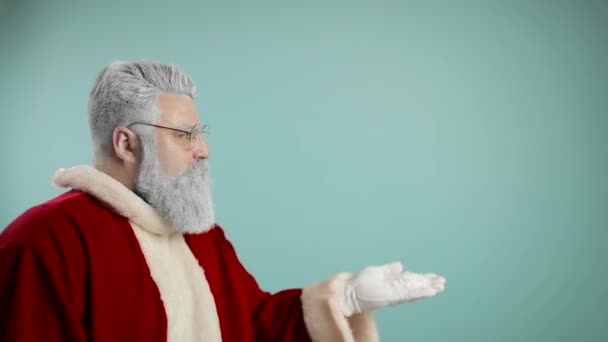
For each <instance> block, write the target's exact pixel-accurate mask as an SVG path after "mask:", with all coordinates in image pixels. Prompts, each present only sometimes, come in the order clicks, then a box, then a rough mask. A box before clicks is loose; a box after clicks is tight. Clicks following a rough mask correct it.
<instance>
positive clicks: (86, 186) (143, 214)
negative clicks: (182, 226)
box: [52, 165, 175, 235]
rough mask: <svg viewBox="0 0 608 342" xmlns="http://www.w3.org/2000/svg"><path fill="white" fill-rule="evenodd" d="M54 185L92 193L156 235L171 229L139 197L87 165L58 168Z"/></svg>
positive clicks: (167, 232)
mask: <svg viewBox="0 0 608 342" xmlns="http://www.w3.org/2000/svg"><path fill="white" fill-rule="evenodd" d="M52 182H53V184H54V185H55V186H58V187H62V188H72V189H76V190H80V191H84V192H86V193H88V194H91V195H93V196H94V197H95V198H97V199H98V200H99V201H100V202H102V203H104V204H105V205H106V206H108V207H109V208H110V209H112V210H114V211H115V212H116V213H117V214H119V215H121V216H124V217H126V218H128V219H129V220H130V221H133V222H134V223H135V224H137V225H138V226H140V227H142V228H144V229H146V230H148V231H150V232H152V233H155V234H159V235H168V234H171V233H174V232H175V229H174V228H173V227H171V226H170V225H169V224H167V223H166V222H165V221H164V220H163V219H162V218H161V217H160V215H159V214H158V213H157V212H156V210H154V208H152V207H151V206H150V205H149V204H148V203H146V202H145V201H144V200H143V199H141V197H139V196H137V195H136V194H135V193H133V191H131V190H129V189H128V188H127V187H126V186H124V185H123V184H122V183H120V182H119V181H117V180H115V179H114V178H112V177H110V176H109V175H107V174H105V173H103V172H101V171H99V170H97V169H95V168H93V167H92V166H89V165H79V166H74V167H72V168H69V169H59V170H57V172H55V175H54V176H53V178H52Z"/></svg>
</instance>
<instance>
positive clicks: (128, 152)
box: [112, 127, 139, 164]
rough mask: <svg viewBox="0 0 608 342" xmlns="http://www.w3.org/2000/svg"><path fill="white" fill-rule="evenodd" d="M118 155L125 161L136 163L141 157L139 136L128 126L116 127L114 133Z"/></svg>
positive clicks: (113, 141)
mask: <svg viewBox="0 0 608 342" xmlns="http://www.w3.org/2000/svg"><path fill="white" fill-rule="evenodd" d="M112 143H113V145H114V152H115V153H116V157H117V158H118V159H120V160H121V161H122V162H123V163H129V164H135V163H137V160H138V158H139V138H138V137H137V135H135V133H133V131H131V130H130V129H128V128H126V127H116V128H115V129H114V132H113V133H112Z"/></svg>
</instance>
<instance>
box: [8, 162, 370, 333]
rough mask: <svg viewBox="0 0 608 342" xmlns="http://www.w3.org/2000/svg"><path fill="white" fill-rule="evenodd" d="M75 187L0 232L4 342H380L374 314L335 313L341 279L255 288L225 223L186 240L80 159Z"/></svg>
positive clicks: (71, 177) (61, 178)
mask: <svg viewBox="0 0 608 342" xmlns="http://www.w3.org/2000/svg"><path fill="white" fill-rule="evenodd" d="M54 181H55V183H56V184H57V185H59V186H64V187H71V188H73V189H75V190H72V191H68V192H66V193H64V194H62V195H60V196H58V197H56V198H54V199H52V200H50V201H48V202H45V203H43V204H40V205H38V206H35V207H33V208H31V209H30V210H28V211H26V212H25V213H24V214H22V215H21V216H19V217H18V218H17V219H16V220H15V221H13V222H12V223H11V224H10V225H9V226H8V227H7V228H6V229H5V230H4V231H3V232H2V233H1V234H0V340H2V341H38V340H39V341H81V340H82V341H84V340H89V341H166V340H173V341H187V340H192V341H196V340H205V341H254V340H255V341H310V340H313V341H376V340H378V335H377V331H376V327H375V323H374V320H373V318H372V316H371V315H370V314H367V313H364V314H360V315H355V316H352V317H349V318H345V317H344V316H343V315H342V314H341V313H340V309H339V308H340V307H341V302H340V301H341V300H342V295H343V289H344V284H345V283H346V281H348V279H349V278H350V277H351V275H350V274H348V273H341V274H338V275H336V276H334V277H332V278H330V279H329V280H326V281H323V282H319V283H316V284H312V285H310V286H307V287H305V288H303V289H288V290H284V291H280V292H277V293H274V294H270V293H268V292H265V291H263V290H261V289H260V288H259V286H258V284H257V282H256V281H255V279H254V278H253V277H252V276H251V275H250V274H249V273H248V272H247V270H246V269H245V268H244V267H243V265H242V264H241V263H240V261H239V259H238V257H237V255H236V253H235V251H234V248H233V246H232V244H231V243H230V242H229V241H228V240H227V239H226V237H225V235H224V232H223V230H222V228H221V227H219V226H217V225H216V226H214V227H213V228H212V229H210V230H209V231H207V232H205V233H201V234H188V235H181V234H178V233H176V232H175V231H174V230H173V229H172V228H171V227H169V226H168V225H166V224H165V223H164V221H163V220H162V219H161V218H160V217H159V216H158V214H157V213H156V212H155V211H154V210H153V209H152V208H151V207H150V206H149V205H147V204H146V203H145V202H144V201H143V200H141V198H139V197H138V196H136V195H135V194H134V193H133V192H131V191H130V190H128V189H127V188H126V187H124V186H123V185H122V184H120V183H119V182H117V181H115V180H114V179H113V178H111V177H109V176H107V175H105V174H103V173H101V172H99V171H97V170H95V169H93V168H91V167H87V166H79V167H75V168H72V169H68V170H60V171H58V173H57V174H56V175H55V177H54Z"/></svg>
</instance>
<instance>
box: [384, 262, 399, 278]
mask: <svg viewBox="0 0 608 342" xmlns="http://www.w3.org/2000/svg"><path fill="white" fill-rule="evenodd" d="M383 267H384V271H385V275H396V274H400V273H401V272H403V264H402V263H401V262H399V261H396V262H392V263H390V264H386V265H384V266H383Z"/></svg>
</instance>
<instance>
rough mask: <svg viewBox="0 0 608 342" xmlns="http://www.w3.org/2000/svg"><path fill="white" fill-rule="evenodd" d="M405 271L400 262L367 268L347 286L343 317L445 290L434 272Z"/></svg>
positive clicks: (442, 282) (443, 283)
mask: <svg viewBox="0 0 608 342" xmlns="http://www.w3.org/2000/svg"><path fill="white" fill-rule="evenodd" d="M402 272H403V265H402V264H401V263H400V262H394V263H390V264H386V265H382V266H370V267H366V268H364V269H363V270H362V271H361V272H360V273H359V274H357V275H355V276H354V277H353V278H352V279H351V280H350V281H349V282H348V283H347V284H346V287H345V291H344V303H343V304H344V305H343V307H342V311H343V313H344V315H345V316H346V317H350V316H351V315H353V314H356V313H361V312H364V311H371V310H374V309H378V308H382V307H385V306H392V305H398V304H402V303H405V302H411V301H414V300H416V299H420V298H424V297H431V296H434V295H436V294H437V293H439V292H441V291H443V289H444V287H445V278H444V277H441V276H439V275H437V274H435V273H424V274H421V273H412V272H403V273H402Z"/></svg>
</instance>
